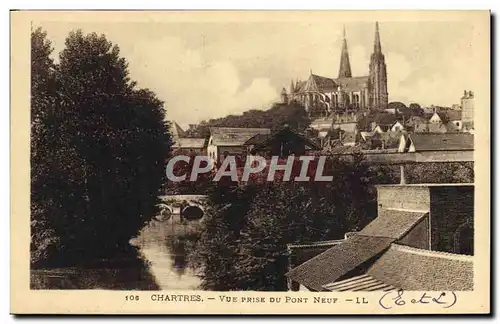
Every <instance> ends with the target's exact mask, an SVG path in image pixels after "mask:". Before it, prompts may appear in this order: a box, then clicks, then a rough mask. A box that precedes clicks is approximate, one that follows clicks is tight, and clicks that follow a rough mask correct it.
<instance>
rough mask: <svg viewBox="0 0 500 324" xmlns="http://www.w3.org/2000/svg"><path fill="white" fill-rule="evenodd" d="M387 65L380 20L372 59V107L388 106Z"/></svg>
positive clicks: (370, 94) (370, 83)
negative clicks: (383, 51)
mask: <svg viewBox="0 0 500 324" xmlns="http://www.w3.org/2000/svg"><path fill="white" fill-rule="evenodd" d="M388 101H389V98H388V93H387V67H386V65H385V57H384V54H382V45H381V44H380V34H379V29H378V22H376V23H375V42H374V45H373V53H372V55H371V59H370V76H369V102H370V109H372V110H384V109H387V106H388V103H389V102H388Z"/></svg>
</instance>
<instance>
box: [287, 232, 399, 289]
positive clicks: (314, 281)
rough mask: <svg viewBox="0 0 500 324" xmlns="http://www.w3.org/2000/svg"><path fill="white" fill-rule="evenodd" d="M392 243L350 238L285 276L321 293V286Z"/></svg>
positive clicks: (354, 236) (369, 238)
mask: <svg viewBox="0 0 500 324" xmlns="http://www.w3.org/2000/svg"><path fill="white" fill-rule="evenodd" d="M393 241H394V239H392V238H385V237H369V236H363V235H357V234H356V235H353V236H351V237H349V238H348V239H346V240H345V241H344V242H343V243H341V244H338V245H336V246H334V247H332V248H330V249H328V250H327V251H325V252H323V253H321V254H319V255H318V256H316V257H314V258H312V259H310V260H309V261H307V262H305V263H303V264H301V265H300V266H298V267H296V268H294V269H292V270H291V271H290V272H288V273H287V274H286V275H287V276H288V277H289V278H290V279H291V280H293V281H296V282H298V283H300V284H302V285H303V286H305V287H307V288H309V289H312V290H316V291H321V290H323V289H324V288H323V287H322V286H323V285H325V284H328V283H330V282H333V281H335V280H337V279H338V278H340V277H341V276H343V275H345V274H346V273H348V272H349V271H351V270H353V269H354V268H356V267H357V266H359V265H360V264H362V263H364V262H365V261H367V260H369V259H370V258H372V257H374V256H375V255H377V254H378V253H380V252H382V251H383V250H385V249H386V248H388V247H389V245H390V244H391V243H392V242H393Z"/></svg>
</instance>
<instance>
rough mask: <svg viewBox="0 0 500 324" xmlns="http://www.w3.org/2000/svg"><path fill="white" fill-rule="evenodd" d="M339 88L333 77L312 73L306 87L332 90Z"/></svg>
mask: <svg viewBox="0 0 500 324" xmlns="http://www.w3.org/2000/svg"><path fill="white" fill-rule="evenodd" d="M335 89H337V84H336V83H335V81H333V79H331V78H327V77H324V76H320V75H317V74H311V76H310V77H309V79H308V80H307V82H306V84H305V86H304V88H303V89H302V90H304V91H328V90H330V91H332V90H335Z"/></svg>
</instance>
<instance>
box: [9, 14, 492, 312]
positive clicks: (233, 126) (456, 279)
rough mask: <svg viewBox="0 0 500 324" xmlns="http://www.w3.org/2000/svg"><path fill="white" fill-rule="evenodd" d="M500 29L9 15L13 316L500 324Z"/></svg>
mask: <svg viewBox="0 0 500 324" xmlns="http://www.w3.org/2000/svg"><path fill="white" fill-rule="evenodd" d="M490 19H491V18H490V12H488V11H151V12H149V11H116V12H113V11H95V12H94V11H47V12H45V11H14V12H11V89H12V106H11V132H12V133H11V138H12V142H11V144H12V145H11V148H12V150H11V159H12V160H11V161H12V163H11V165H12V171H11V172H12V183H11V188H12V208H11V237H12V240H11V305H12V306H11V312H12V313H14V314H311V315H316V314H374V315H376V314H488V313H490V307H491V306H490V186H489V184H490V164H489V161H490V109H491V103H490Z"/></svg>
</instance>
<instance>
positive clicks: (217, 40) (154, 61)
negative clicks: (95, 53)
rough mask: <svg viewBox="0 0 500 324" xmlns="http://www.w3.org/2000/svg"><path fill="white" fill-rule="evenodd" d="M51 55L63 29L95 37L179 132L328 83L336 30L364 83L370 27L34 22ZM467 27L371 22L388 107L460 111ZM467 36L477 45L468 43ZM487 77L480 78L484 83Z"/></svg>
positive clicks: (470, 28)
mask: <svg viewBox="0 0 500 324" xmlns="http://www.w3.org/2000/svg"><path fill="white" fill-rule="evenodd" d="M33 25H34V26H41V27H42V28H43V29H44V30H45V31H46V32H47V34H48V38H49V39H50V40H51V41H52V45H53V47H54V50H55V51H54V55H55V56H57V55H58V53H59V52H60V51H61V50H62V49H63V48H64V40H65V38H66V37H67V35H68V33H69V32H70V31H72V30H76V29H82V30H83V32H84V33H91V32H96V33H98V34H104V35H106V37H107V39H108V40H110V41H111V42H112V43H114V44H116V45H118V46H119V47H120V53H121V55H122V56H124V57H125V58H126V59H127V61H128V62H129V70H130V75H131V78H132V79H133V80H135V81H137V82H138V85H139V86H140V87H144V88H149V89H151V90H153V91H154V92H155V93H156V94H157V95H158V97H159V98H160V99H161V100H163V101H165V107H166V111H167V118H168V119H169V120H175V121H176V122H178V123H179V124H180V125H181V126H183V127H186V126H187V125H188V124H190V123H198V122H200V121H201V120H206V119H209V118H216V117H223V116H226V115H228V114H240V113H242V112H244V111H246V110H250V109H267V108H269V107H270V105H271V104H272V103H273V102H276V101H278V100H279V95H280V92H281V89H282V87H283V86H285V87H286V88H287V89H288V88H289V85H290V80H291V79H294V80H295V79H297V78H298V79H302V80H306V79H307V78H308V76H309V74H310V73H311V71H312V73H314V74H318V75H323V76H326V77H332V78H335V77H337V74H338V69H339V61H340V49H341V41H342V28H343V27H344V26H345V30H346V37H347V43H348V50H349V54H350V63H351V69H352V73H353V76H362V75H368V66H369V58H370V54H371V52H372V50H373V40H374V32H375V22H374V21H371V20H370V21H366V20H363V21H352V19H351V20H349V21H342V20H338V19H335V20H333V19H332V20H329V19H318V20H317V21H316V20H314V19H311V20H299V21H289V20H287V21H274V22H273V21H271V20H268V21H255V22H252V21H241V22H238V21H219V22H218V21H208V22H207V21H200V22H196V21H190V22H178V21H173V22H160V21H156V22H145V21H139V22H95V21H94V22H92V23H90V22H85V21H74V22H72V21H67V20H66V21H34V22H33ZM474 32H475V30H474V23H473V21H468V20H453V21H442V20H441V21H440V20H436V21H425V22H422V21H400V20H395V21H383V22H380V36H381V43H382V51H383V53H384V54H385V59H386V64H387V75H388V92H389V101H402V102H403V103H405V104H409V103H412V102H416V103H419V104H421V105H422V106H429V105H431V104H434V105H443V106H451V105H452V104H459V103H460V97H461V96H462V94H463V91H464V90H465V89H467V90H472V91H475V90H477V87H478V84H479V83H478V82H477V80H478V78H480V77H481V76H480V75H478V74H477V73H478V70H479V69H475V65H476V64H477V62H478V60H482V59H483V60H484V59H485V57H484V52H481V51H479V50H477V48H476V47H475V46H474V45H475V42H477V39H478V38H477V35H475V34H474ZM475 36H476V37H475ZM486 77H489V76H486Z"/></svg>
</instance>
